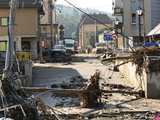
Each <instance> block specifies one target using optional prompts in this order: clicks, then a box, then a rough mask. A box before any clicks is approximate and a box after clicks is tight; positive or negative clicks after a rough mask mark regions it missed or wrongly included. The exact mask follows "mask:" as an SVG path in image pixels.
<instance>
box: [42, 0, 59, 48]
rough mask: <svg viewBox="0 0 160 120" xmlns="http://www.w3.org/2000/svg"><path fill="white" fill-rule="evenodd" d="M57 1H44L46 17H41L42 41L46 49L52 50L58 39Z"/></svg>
mask: <svg viewBox="0 0 160 120" xmlns="http://www.w3.org/2000/svg"><path fill="white" fill-rule="evenodd" d="M55 3H56V0H43V10H44V13H45V14H44V15H42V16H41V23H40V25H41V39H42V41H43V42H44V43H45V46H44V48H49V49H50V48H52V47H53V46H54V45H55V44H56V41H57V39H58V24H57V21H56V7H55Z"/></svg>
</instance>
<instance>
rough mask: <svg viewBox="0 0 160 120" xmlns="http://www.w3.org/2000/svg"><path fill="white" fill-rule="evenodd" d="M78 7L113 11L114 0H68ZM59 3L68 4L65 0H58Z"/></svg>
mask: <svg viewBox="0 0 160 120" xmlns="http://www.w3.org/2000/svg"><path fill="white" fill-rule="evenodd" d="M68 1H69V2H71V3H73V4H74V5H76V6H77V7H80V8H91V9H97V10H99V11H104V12H109V13H112V0H68ZM56 3H57V4H63V5H68V4H67V3H66V2H65V1H63V0H57V2H56Z"/></svg>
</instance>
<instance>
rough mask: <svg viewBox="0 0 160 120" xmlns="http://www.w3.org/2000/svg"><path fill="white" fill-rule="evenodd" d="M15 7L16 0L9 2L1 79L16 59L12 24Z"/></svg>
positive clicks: (5, 75)
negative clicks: (4, 58)
mask: <svg viewBox="0 0 160 120" xmlns="http://www.w3.org/2000/svg"><path fill="white" fill-rule="evenodd" d="M16 7H17V0H11V2H10V14H9V20H8V42H7V51H6V60H5V69H4V73H3V78H2V79H5V78H6V77H7V74H8V72H10V71H11V70H12V67H13V62H14V59H15V57H16V56H15V51H14V23H15V16H16Z"/></svg>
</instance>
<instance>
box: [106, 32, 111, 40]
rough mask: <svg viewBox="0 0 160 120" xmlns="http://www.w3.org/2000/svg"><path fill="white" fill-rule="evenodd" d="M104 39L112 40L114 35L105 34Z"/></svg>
mask: <svg viewBox="0 0 160 120" xmlns="http://www.w3.org/2000/svg"><path fill="white" fill-rule="evenodd" d="M104 41H112V35H111V34H107V33H105V34H104Z"/></svg>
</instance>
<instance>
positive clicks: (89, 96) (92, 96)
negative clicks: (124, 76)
mask: <svg viewBox="0 0 160 120" xmlns="http://www.w3.org/2000/svg"><path fill="white" fill-rule="evenodd" d="M99 80H100V72H99V71H97V72H96V73H95V74H94V75H93V76H91V78H90V83H89V84H88V86H87V87H86V88H85V89H84V92H82V94H81V95H80V101H81V106H82V107H84V108H88V107H89V108H90V107H97V106H98V105H99V102H100V97H101V92H100V87H99Z"/></svg>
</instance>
